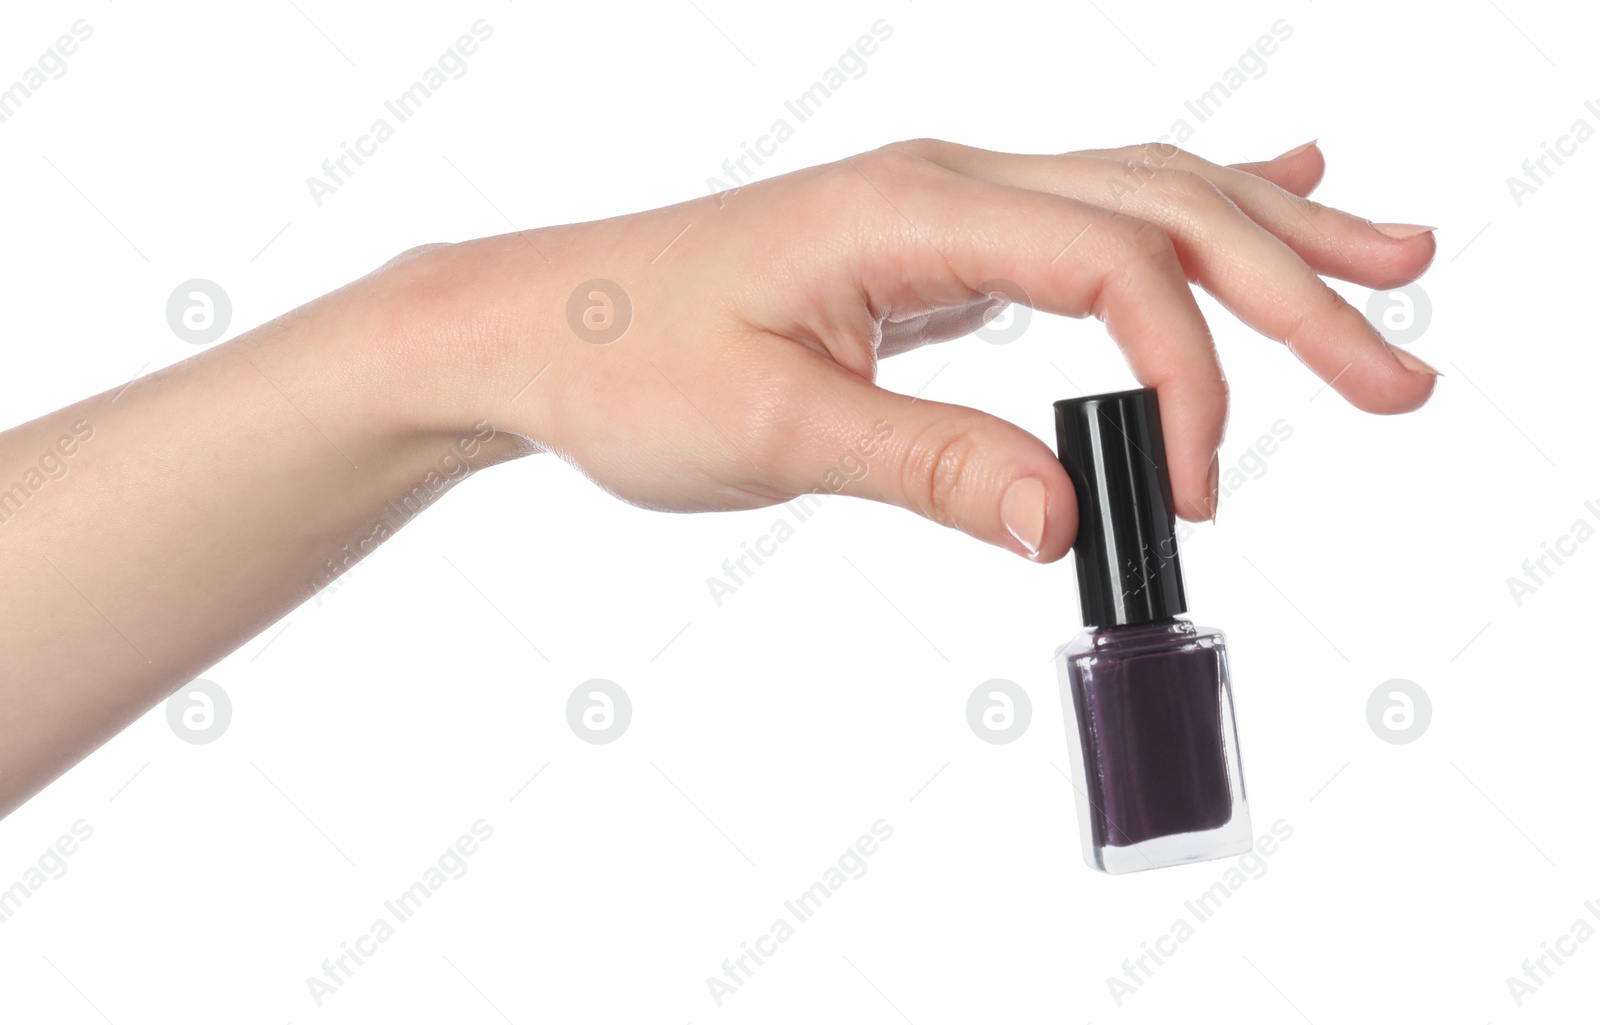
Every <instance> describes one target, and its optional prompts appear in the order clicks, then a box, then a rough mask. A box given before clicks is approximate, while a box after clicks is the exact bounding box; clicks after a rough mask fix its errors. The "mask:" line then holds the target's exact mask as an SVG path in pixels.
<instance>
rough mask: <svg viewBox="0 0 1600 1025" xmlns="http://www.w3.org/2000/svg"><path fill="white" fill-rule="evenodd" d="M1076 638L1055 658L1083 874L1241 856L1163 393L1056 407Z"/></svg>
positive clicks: (1240, 790) (1228, 709)
mask: <svg viewBox="0 0 1600 1025" xmlns="http://www.w3.org/2000/svg"><path fill="white" fill-rule="evenodd" d="M1055 408H1056V437H1057V443H1058V447H1059V451H1060V454H1061V463H1062V465H1063V466H1065V467H1066V469H1067V473H1068V475H1069V476H1071V478H1072V485H1073V488H1074V490H1075V491H1076V492H1077V496H1078V540H1077V542H1076V543H1075V544H1074V545H1073V550H1074V555H1075V559H1076V564H1077V571H1078V598H1079V602H1080V604H1081V606H1082V610H1083V625H1084V631H1083V633H1081V634H1080V635H1078V637H1077V638H1076V639H1075V640H1073V641H1072V642H1071V643H1069V644H1066V645H1064V646H1062V648H1061V649H1060V650H1059V651H1058V652H1057V653H1056V662H1057V666H1058V668H1059V669H1060V674H1061V691H1062V703H1063V705H1066V704H1069V703H1070V705H1071V707H1072V709H1073V714H1074V717H1075V719H1076V723H1075V724H1074V723H1069V724H1068V726H1067V738H1068V741H1069V744H1070V746H1071V747H1072V748H1073V758H1072V776H1073V786H1074V788H1075V789H1076V790H1077V804H1078V818H1079V823H1080V825H1081V827H1082V834H1083V851H1084V859H1085V860H1086V861H1088V862H1089V864H1090V865H1091V866H1092V867H1094V868H1097V869H1100V870H1101V871H1103V872H1112V873H1120V872H1137V871H1140V870H1141V869H1147V868H1162V867H1164V866H1167V865H1175V864H1180V863H1182V862H1186V861H1203V860H1206V859H1209V858H1221V857H1226V856H1228V855H1231V854H1242V853H1244V852H1245V851H1247V850H1249V849H1250V844H1251V834H1250V812H1249V806H1248V805H1247V804H1246V801H1245V793H1244V777H1243V774H1242V773H1241V771H1240V765H1239V741H1238V737H1237V734H1236V733H1235V731H1234V725H1233V695H1232V691H1231V689H1230V687H1229V684H1228V657H1227V651H1226V648H1225V647H1224V641H1223V636H1222V633H1221V632H1220V631H1218V630H1209V629H1206V628H1204V627H1196V626H1195V625H1194V624H1192V623H1190V622H1189V621H1188V620H1185V619H1181V618H1179V615H1180V614H1181V613H1183V612H1185V611H1186V610H1187V608H1188V605H1187V604H1186V601H1185V598H1184V592H1183V572H1182V567H1181V566H1180V565H1179V562H1178V539H1177V534H1176V531H1175V527H1176V522H1175V517H1174V514H1173V503H1172V485H1171V483H1170V481H1169V479H1168V476H1167V463H1166V445H1165V444H1164V443H1163V441H1162V436H1161V416H1160V409H1159V407H1158V405H1157V401H1156V393H1155V392H1154V391H1153V390H1151V389H1148V388H1144V389H1139V390H1137V391H1128V392H1116V393H1113V394H1110V395H1092V396H1087V397H1085V398H1081V399H1066V400H1063V401H1061V402H1057V403H1056V404H1055Z"/></svg>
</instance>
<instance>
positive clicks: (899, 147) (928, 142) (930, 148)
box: [879, 138, 949, 158]
mask: <svg viewBox="0 0 1600 1025" xmlns="http://www.w3.org/2000/svg"><path fill="white" fill-rule="evenodd" d="M948 145H949V144H948V143H946V142H945V141H944V140H942V139H932V138H920V139H901V140H899V141H898V142H891V143H889V144H888V145H887V146H881V147H879V152H888V153H905V154H909V155H910V156H913V157H922V158H929V157H932V156H934V155H935V154H937V153H938V152H940V151H941V150H943V149H944V148H945V147H946V146H948Z"/></svg>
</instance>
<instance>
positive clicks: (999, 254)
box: [385, 140, 1435, 561]
mask: <svg viewBox="0 0 1600 1025" xmlns="http://www.w3.org/2000/svg"><path fill="white" fill-rule="evenodd" d="M1323 166H1324V165H1323V159H1322V155H1321V153H1320V152H1319V151H1318V150H1317V148H1316V146H1315V145H1314V144H1308V145H1306V146H1302V147H1299V148H1297V149H1294V150H1291V151H1290V152H1288V153H1285V154H1284V155H1282V156H1280V157H1278V158H1276V159H1274V160H1270V161H1267V162H1265V163H1260V164H1246V165H1239V166H1233V167H1224V166H1220V165H1217V164H1213V163H1210V162H1208V161H1205V160H1202V159H1201V158H1199V157H1196V156H1192V155H1190V154H1188V153H1185V152H1182V151H1181V150H1178V149H1176V148H1175V147H1171V146H1164V145H1161V144H1152V145H1148V146H1137V147H1130V148H1127V149H1121V150H1090V151H1083V152H1079V153H1069V154H1066V155H1063V156H1020V155H1013V154H1007V153H992V152H988V151H985V150H978V149H972V148H970V147H966V146H959V145H955V144H952V143H945V142H938V141H932V140H918V141H914V142H905V143H896V144H894V145H890V146H886V147H884V148H883V149H879V150H875V151H873V152H870V153H865V154H862V155H860V156H856V157H852V158H849V159H846V160H842V161H839V162H838V163H834V164H828V165H825V166H822V167H816V168H811V169H808V170H804V171H799V172H796V173H794V174H789V175H785V176H783V177H781V178H777V179H773V180H770V181H765V182H761V183H758V184H754V185H749V186H746V187H744V188H741V189H738V190H736V191H734V192H731V193H723V194H721V195H718V196H714V197H707V198H704V199H698V200H693V201H690V202H686V203H682V204H679V205H677V206H671V207H666V208H663V209H659V210H652V211H649V212H646V213H640V214H632V215H629V216H624V217H618V218H613V219H610V220H605V221H598V222H594V223H589V224H579V225H571V226H565V227H559V228H550V229H545V230H541V231H534V232H526V233H521V234H514V235H505V236H499V237H496V238H490V239H483V240H479V241H476V242H469V243H465V244H463V245H457V246H445V247H439V248H434V249H430V250H429V251H426V252H422V253H419V254H417V255H415V256H414V257H413V258H410V259H407V260H403V261H400V262H399V263H398V264H396V265H392V266H391V267H390V268H388V269H387V270H386V272H385V273H386V274H388V276H389V278H390V284H391V285H392V286H393V287H396V288H398V289H400V290H402V291H403V292H404V293H405V294H410V295H422V296H425V297H427V299H426V301H427V302H428V303H429V304H431V307H432V310H433V312H432V313H427V312H425V313H423V314H422V318H423V319H424V320H427V319H429V318H430V317H431V316H437V315H438V314H440V313H442V314H443V316H444V319H443V320H442V321H438V323H440V324H441V329H440V330H441V331H442V332H443V337H446V338H448V339H450V340H451V341H448V342H444V343H441V344H442V345H444V346H446V347H449V348H450V349H451V351H452V352H453V353H455V355H456V357H457V358H456V360H455V363H454V365H455V366H456V367H457V369H458V371H459V372H461V373H462V374H464V376H465V379H464V380H463V381H462V386H461V388H460V390H459V392H458V394H460V395H462V396H465V397H466V398H467V406H466V407H465V408H463V413H464V414H467V415H469V416H471V417H472V418H473V419H476V418H477V417H479V416H488V417H490V418H491V420H493V421H494V422H496V423H500V424H504V425H505V426H507V427H509V428H510V429H511V430H513V431H514V432H516V433H518V434H521V435H523V436H524V437H525V438H526V439H528V440H529V441H530V442H532V443H533V444H534V445H537V446H538V447H541V448H544V449H548V450H551V451H555V452H558V453H560V454H561V456H562V457H563V458H565V459H567V460H568V461H570V462H571V463H573V464H574V465H576V466H577V467H578V468H579V469H581V470H582V471H583V472H584V473H586V474H588V475H589V476H590V477H591V478H593V479H594V480H595V481H596V482H598V483H599V484H600V485H601V486H603V487H605V488H606V489H608V490H609V491H611V492H613V493H615V494H617V495H619V496H621V497H622V498H625V499H627V500H629V501H631V502H635V503H638V504H640V505H645V506H649V507H653V508H661V509H675V510H698V509H741V508H751V507H756V506H761V505H767V504H771V503H775V502H779V501H784V500H787V499H789V498H792V497H794V496H795V495H797V494H801V493H804V492H808V491H813V490H818V489H822V490H828V491H841V490H842V491H843V492H844V493H849V494H856V495H860V496H863V497H866V498H872V499H876V500H878V501H882V502H888V503H892V504H894V505H899V506H903V507H905V508H907V509H910V510H912V511H913V512H916V513H918V514H920V515H923V516H927V517H929V518H930V519H933V520H936V521H938V522H940V523H943V524H946V525H948V526H952V527H956V528H958V529H960V530H963V531H966V532H967V533H969V534H972V535H973V536H975V537H978V538H981V539H983V540H985V541H989V542H991V543H993V544H997V545H1000V546H1002V547H1005V548H1009V549H1011V550H1012V551H1015V552H1017V553H1019V554H1024V555H1028V556H1031V557H1034V558H1037V559H1039V560H1041V561H1048V560H1053V559H1057V558H1060V557H1061V556H1062V555H1063V554H1065V553H1066V551H1067V550H1068V548H1069V546H1070V545H1071V543H1072V539H1073V535H1074V532H1075V529H1076V509H1075V506H1074V501H1073V494H1072V490H1071V485H1070V482H1069V481H1068V479H1067V476H1066V474H1065V472H1064V471H1063V470H1062V468H1061V466H1060V465H1059V463H1058V462H1057V461H1056V458H1055V456H1054V455H1053V454H1052V453H1051V451H1050V449H1049V448H1048V447H1047V446H1046V445H1044V444H1043V443H1041V442H1040V441H1039V440H1038V439H1037V438H1035V437H1034V436H1033V435H1031V434H1029V433H1027V432H1025V431H1023V430H1021V429H1020V428H1017V427H1015V426H1013V425H1012V424H1009V423H1007V422H1006V421H1004V420H1001V419H998V418H996V417H994V416H990V415H988V414H986V413H982V412H978V411H976V410H972V409H968V408H965V407H961V406H951V405H945V404H942V403H938V402H930V401H926V400H923V401H916V402H913V400H911V399H910V398H908V397H906V396H902V395H897V394H894V393H892V392H887V391H884V390H882V389H879V388H877V387H876V386H874V384H873V380H874V374H875V371H876V368H877V362H878V360H879V358H880V357H883V356H889V355H893V354H895V353H897V352H903V351H905V350H907V349H911V348H915V347H917V346H919V345H924V344H928V343H930V342H936V341H941V340H944V339H947V338H952V337H956V336H959V335H963V334H966V333H968V332H970V331H971V330H972V329H973V328H974V327H976V326H979V325H980V324H981V323H982V322H983V318H984V316H985V315H986V314H992V311H994V310H996V309H997V308H998V306H999V305H1003V300H1002V299H1001V297H1002V296H1003V298H1004V299H1009V300H1015V301H1019V302H1023V303H1026V304H1027V305H1029V306H1032V307H1035V308H1037V309H1040V310H1045V311H1048V312H1051V313H1058V314H1065V315H1067V316H1072V317H1083V316H1094V317H1096V318H1098V319H1100V320H1102V321H1104V322H1105V324H1106V326H1107V328H1108V330H1109V331H1110V333H1111V335H1112V337H1113V338H1114V339H1115V340H1116V342H1117V344H1118V345H1119V346H1121V348H1122V350H1123V352H1124V353H1125V355H1126V357H1127V359H1128V362H1129V364H1130V365H1131V366H1132V368H1133V371H1134V373H1135V375H1136V376H1137V377H1138V379H1139V380H1140V381H1141V382H1142V383H1143V384H1145V385H1148V386H1153V387H1155V388H1157V389H1158V391H1159V393H1160V397H1161V410H1162V417H1163V421H1164V427H1165V433H1166V442H1167V448H1168V453H1169V457H1170V464H1171V470H1170V472H1171V476H1172V485H1173V490H1174V493H1175V497H1176V500H1177V504H1178V509H1179V511H1180V513H1181V514H1182V515H1183V516H1185V517H1186V518H1189V519H1203V518H1209V517H1210V516H1212V515H1213V514H1214V512H1215V503H1216V498H1217V457H1216V452H1217V447H1218V445H1219V444H1220V442H1221V440H1222V433H1223V425H1224V421H1225V419H1226V414H1227V386H1226V383H1225V381H1224V377H1223V373H1222V368H1221V367H1220V365H1219V364H1218V362H1217V354H1216V351H1215V349H1214V348H1213V345H1212V341H1211V335H1210V333H1209V331H1208V330H1207V327H1206V324H1205V322H1204V320H1203V319H1202V317H1201V314H1200V311H1199V308H1198V306H1197V305H1196V303H1195V300H1194V297H1193V295H1192V293H1191V290H1190V284H1191V282H1194V283H1198V284H1199V285H1200V286H1201V287H1203V288H1205V289H1206V290H1207V291H1208V292H1210V293H1211V294H1212V295H1213V296H1215V297H1216V298H1217V299H1218V300H1219V301H1220V302H1221V303H1222V304H1223V305H1224V306H1226V307H1227V308H1228V309H1229V310H1231V311H1232V312H1233V313H1234V314H1235V315H1236V316H1238V317H1239V318H1240V319H1241V320H1243V321H1244V322H1246V323H1247V324H1249V325H1250V326H1251V327H1253V328H1255V329H1256V330H1257V331H1259V332H1260V333H1262V334H1263V335H1266V336H1267V337H1268V338H1271V339H1275V340H1277V341H1280V342H1282V343H1284V345H1285V346H1286V347H1287V348H1288V349H1289V351H1290V352H1292V353H1294V354H1295V355H1296V356H1297V357H1298V358H1299V359H1300V360H1301V361H1302V362H1304V363H1305V364H1306V365H1307V366H1309V367H1310V368H1311V370H1312V372H1314V373H1315V374H1316V375H1317V376H1319V377H1321V378H1322V379H1323V380H1324V381H1327V382H1329V384H1330V385H1331V387H1332V388H1334V389H1335V390H1337V391H1338V392H1339V393H1340V394H1342V395H1344V396H1345V398H1347V399H1348V400H1349V401H1350V402H1352V403H1353V404H1354V405H1356V406H1358V407H1360V408H1361V409H1364V410H1368V411H1370V412H1375V413H1399V412H1405V411H1408V410H1412V409H1415V408H1416V407H1418V406H1420V405H1421V404H1422V403H1423V402H1424V401H1426V399H1427V397H1428V395H1429V393H1430V392H1431V391H1432V388H1433V378H1434V376H1435V372H1434V371H1432V370H1431V368H1429V367H1427V366H1426V365H1425V364H1423V363H1422V362H1421V361H1419V360H1417V359H1416V358H1415V357H1414V356H1411V355H1410V354H1408V353H1405V352H1402V351H1400V350H1397V349H1393V348H1391V347H1390V346H1388V345H1387V344H1386V343H1385V342H1384V341H1383V339H1382V338H1381V337H1380V336H1379V335H1378V333H1377V332H1376V331H1375V330H1374V329H1373V328H1372V326H1371V325H1370V324H1369V323H1368V322H1367V321H1366V319H1365V318H1364V317H1363V316H1362V314H1361V313H1360V312H1358V311H1357V310H1355V309H1354V308H1352V307H1351V306H1350V305H1349V304H1348V303H1346V302H1345V301H1344V300H1343V299H1342V298H1340V297H1339V295H1338V294H1337V293H1335V292H1334V291H1333V290H1332V289H1330V288H1329V287H1328V286H1327V285H1326V284H1325V283H1324V282H1323V281H1322V280H1321V279H1320V278H1319V277H1318V275H1319V274H1327V275H1332V276H1335V277H1339V278H1343V279H1346V280H1349V281H1353V282H1358V283H1360V284H1364V285H1368V286H1372V287H1392V286H1396V285H1399V284H1402V283H1405V282H1408V281H1410V280H1412V279H1414V278H1415V277H1417V276H1418V275H1419V274H1420V273H1421V272H1422V271H1423V270H1424V268H1426V267H1427V265H1428V263H1429V261H1430V260H1431V259H1432V257H1433V254H1434V248H1435V247H1434V239H1433V235H1432V233H1431V231H1430V230H1429V229H1427V228H1423V227H1419V226H1413V225H1403V224H1402V225H1395V224H1388V225H1375V224H1373V223H1371V222H1368V221H1366V220H1363V219H1361V218H1359V217H1355V216H1352V215H1350V214H1346V213H1342V212H1340V211H1338V210H1333V209H1329V208H1327V207H1323V206H1321V205H1319V204H1316V203H1313V202H1311V201H1309V200H1307V199H1305V198H1304V197H1305V195H1306V194H1307V193H1309V192H1310V191H1311V189H1312V188H1313V187H1314V186H1315V185H1316V183H1317V182H1318V180H1319V179H1320V178H1321V176H1322V172H1323ZM591 281H598V282H600V284H599V285H597V286H593V287H586V288H584V289H583V290H582V291H581V292H580V293H578V294H576V295H575V293H574V290H575V289H579V288H580V286H583V285H584V283H585V282H591ZM608 292H609V293H610V294H609V295H608V294H607V293H608ZM569 302H570V305H569ZM629 306H631V310H630V309H629V308H628V307H629ZM585 315H587V316H588V317H589V318H590V320H591V322H592V323H591V324H589V325H586V324H585V323H584V321H583V317H584V316H585ZM461 325H472V326H473V329H471V330H463V329H462V326H461ZM623 327H625V330H623V331H622V332H621V334H620V336H619V337H616V335H617V331H618V329H619V328H623ZM485 375H487V376H485ZM530 380H531V381H532V382H533V383H532V384H529V383H528V382H529V381H530ZM485 389H487V390H485ZM465 422H466V421H463V424H464V423H465ZM863 461H864V465H865V472H862V470H861V468H860V466H858V465H857V464H858V463H861V462H863ZM852 478H853V479H852Z"/></svg>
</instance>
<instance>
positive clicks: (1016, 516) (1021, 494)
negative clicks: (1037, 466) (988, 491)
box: [1000, 477, 1045, 559]
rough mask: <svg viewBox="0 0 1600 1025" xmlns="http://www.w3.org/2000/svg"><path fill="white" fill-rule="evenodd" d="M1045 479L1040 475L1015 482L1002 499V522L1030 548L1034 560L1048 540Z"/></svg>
mask: <svg viewBox="0 0 1600 1025" xmlns="http://www.w3.org/2000/svg"><path fill="white" fill-rule="evenodd" d="M1044 506H1045V490H1044V482H1043V481H1041V480H1039V479H1038V478H1037V477H1024V478H1022V479H1021V480H1019V481H1013V482H1012V483H1011V486H1010V487H1008V488H1006V493H1005V496H1004V497H1002V498H1001V499H1000V522H1002V523H1004V524H1005V526H1006V530H1007V531H1009V532H1010V534H1011V536H1012V537H1014V538H1016V539H1017V541H1018V542H1019V543H1020V544H1021V545H1022V547H1024V548H1026V549H1027V550H1028V557H1029V558H1030V559H1031V558H1033V557H1035V556H1037V555H1038V554H1039V545H1041V544H1042V543H1043V542H1044Z"/></svg>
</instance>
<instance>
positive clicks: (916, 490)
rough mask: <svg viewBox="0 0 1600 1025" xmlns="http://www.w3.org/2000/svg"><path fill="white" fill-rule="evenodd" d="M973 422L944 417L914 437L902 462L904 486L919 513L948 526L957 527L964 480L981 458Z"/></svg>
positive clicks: (903, 488) (907, 496) (904, 490)
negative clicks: (958, 506) (957, 514)
mask: <svg viewBox="0 0 1600 1025" xmlns="http://www.w3.org/2000/svg"><path fill="white" fill-rule="evenodd" d="M971 427H972V425H971V424H968V423H965V422H962V421H959V420H941V421H939V422H937V423H935V424H932V425H930V426H928V427H925V428H923V429H922V430H921V431H919V432H918V433H917V435H916V437H914V438H913V439H912V440H911V443H910V445H909V446H908V447H907V450H906V457H905V461H904V463H902V464H901V471H900V472H901V482H900V483H901V488H902V491H903V493H904V494H905V496H906V498H907V500H908V501H909V502H911V504H912V505H913V507H914V508H915V509H916V510H917V512H919V513H921V514H922V515H923V516H926V517H927V518H928V519H930V520H933V521H934V522H935V523H940V524H943V525H944V526H947V527H953V526H956V525H957V524H956V516H955V513H956V508H957V504H958V500H959V498H960V496H961V492H962V486H963V483H964V482H965V481H966V480H967V479H968V475H969V472H970V471H971V469H972V468H973V466H974V464H975V462H976V460H977V459H978V453H979V446H978V443H977V441H976V435H975V433H974V432H973V431H972V429H971Z"/></svg>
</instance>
